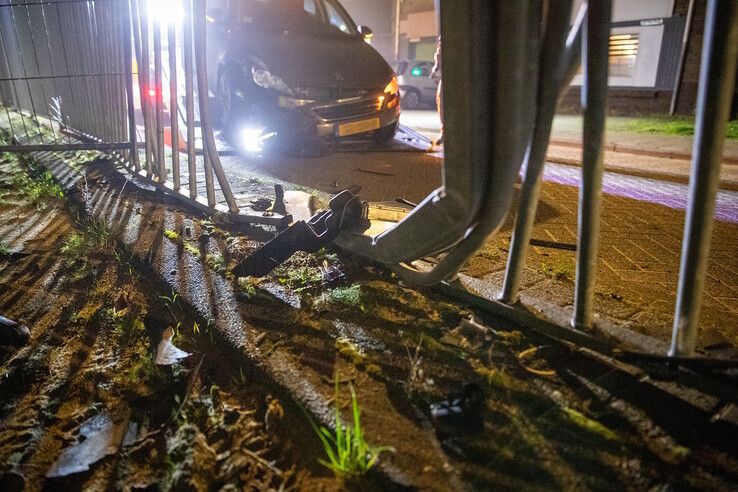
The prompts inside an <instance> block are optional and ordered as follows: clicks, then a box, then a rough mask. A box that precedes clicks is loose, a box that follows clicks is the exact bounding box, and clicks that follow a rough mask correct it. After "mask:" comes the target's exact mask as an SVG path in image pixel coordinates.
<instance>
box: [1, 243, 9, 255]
mask: <svg viewBox="0 0 738 492" xmlns="http://www.w3.org/2000/svg"><path fill="white" fill-rule="evenodd" d="M9 254H10V250H9V249H8V247H7V246H5V244H4V243H0V256H8V255H9Z"/></svg>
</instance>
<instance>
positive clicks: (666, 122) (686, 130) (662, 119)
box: [611, 116, 738, 139]
mask: <svg viewBox="0 0 738 492" xmlns="http://www.w3.org/2000/svg"><path fill="white" fill-rule="evenodd" d="M611 129H613V130H615V131H617V130H620V129H622V130H625V131H631V132H636V133H653V134H657V135H681V136H693V135H694V118H693V117H691V116H654V117H650V118H632V119H630V118H629V119H626V120H625V121H624V122H623V123H622V126H621V125H619V124H614V125H613V127H612V128H611ZM725 137H726V138H729V139H738V120H732V121H729V122H728V124H727V126H726V128H725Z"/></svg>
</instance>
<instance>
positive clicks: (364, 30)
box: [359, 26, 374, 41]
mask: <svg viewBox="0 0 738 492" xmlns="http://www.w3.org/2000/svg"><path fill="white" fill-rule="evenodd" d="M359 33H360V34H361V36H362V37H363V38H364V41H368V40H370V39H372V38H373V37H374V31H372V30H371V29H370V28H368V27H367V26H359Z"/></svg>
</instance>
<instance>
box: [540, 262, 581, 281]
mask: <svg viewBox="0 0 738 492" xmlns="http://www.w3.org/2000/svg"><path fill="white" fill-rule="evenodd" d="M539 271H540V272H541V273H542V274H543V275H545V276H546V277H548V278H552V279H554V280H568V281H573V280H574V276H575V275H576V265H575V264H574V260H567V261H557V262H556V263H546V262H542V263H541V268H540V270H539Z"/></svg>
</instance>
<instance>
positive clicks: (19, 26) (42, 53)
mask: <svg viewBox="0 0 738 492" xmlns="http://www.w3.org/2000/svg"><path fill="white" fill-rule="evenodd" d="M125 8H126V5H125V2H119V1H111V0H108V1H105V0H98V1H87V2H81V1H69V0H66V1H56V2H53V1H26V2H19V1H12V2H10V1H5V2H3V3H0V55H1V56H2V60H0V101H2V106H3V108H2V111H0V113H2V117H3V118H4V121H5V124H6V126H7V127H8V128H9V129H10V131H11V133H12V134H13V136H14V139H15V142H16V145H17V148H16V149H17V150H29V149H34V148H37V149H47V150H53V149H59V150H62V149H71V150H76V149H80V148H84V149H100V150H124V151H125V155H126V157H128V156H132V154H131V153H130V150H132V146H131V141H130V138H129V137H130V134H131V126H130V124H129V109H130V107H129V101H128V98H127V95H128V92H127V90H126V87H127V85H128V84H129V80H130V63H128V64H127V63H126V59H125V56H124V54H125V53H126V50H125V48H124V47H125V43H126V37H125V33H126V32H127V31H128V29H127V19H128V16H127V15H125V12H124V10H125ZM12 109H14V110H15V111H12ZM3 149H4V150H14V148H13V147H12V146H10V147H8V146H4V147H3Z"/></svg>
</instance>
